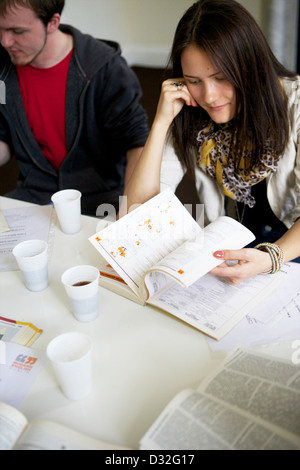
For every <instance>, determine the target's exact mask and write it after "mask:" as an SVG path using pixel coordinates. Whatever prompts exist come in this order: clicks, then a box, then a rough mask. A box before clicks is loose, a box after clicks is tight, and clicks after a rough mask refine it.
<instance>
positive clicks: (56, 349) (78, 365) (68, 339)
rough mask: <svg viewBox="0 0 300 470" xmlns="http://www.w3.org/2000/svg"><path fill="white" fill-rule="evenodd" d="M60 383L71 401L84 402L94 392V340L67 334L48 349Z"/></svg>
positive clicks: (73, 333)
mask: <svg viewBox="0 0 300 470" xmlns="http://www.w3.org/2000/svg"><path fill="white" fill-rule="evenodd" d="M47 356H48V359H49V360H50V361H51V363H52V366H53V369H54V372H55V375H56V378H57V380H58V383H59V385H60V387H61V389H62V391H63V393H64V395H65V396H66V397H67V398H69V399H70V400H82V399H84V398H86V397H88V396H89V394H90V393H91V391H92V340H91V338H90V337H89V336H87V335H85V334H82V333H75V332H71V333H65V334H62V335H60V336H57V337H56V338H54V339H53V340H52V341H51V342H50V343H49V344H48V347H47Z"/></svg>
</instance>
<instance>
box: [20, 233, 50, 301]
mask: <svg viewBox="0 0 300 470" xmlns="http://www.w3.org/2000/svg"><path fill="white" fill-rule="evenodd" d="M13 255H14V257H15V259H16V261H17V264H18V266H19V269H20V271H21V272H22V276H23V279H24V282H25V286H26V287H27V289H28V290H30V291H32V292H40V291H43V290H44V289H46V288H47V287H48V244H47V243H46V242H45V241H43V240H27V241H24V242H21V243H19V244H18V245H17V246H15V247H14V249H13Z"/></svg>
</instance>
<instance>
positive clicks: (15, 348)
mask: <svg viewBox="0 0 300 470" xmlns="http://www.w3.org/2000/svg"><path fill="white" fill-rule="evenodd" d="M2 345H5V361H4V364H3V365H1V368H0V401H3V402H4V403H7V404H8V405H11V406H14V407H15V408H19V407H20V406H21V404H22V402H23V400H24V399H25V398H26V396H27V394H28V393H29V391H30V389H31V387H32V386H33V384H34V382H35V380H36V379H37V377H38V376H39V374H40V372H41V371H42V369H43V367H44V365H45V364H46V362H47V360H48V359H47V356H46V353H45V351H38V350H34V349H30V348H25V347H24V346H20V345H19V344H15V343H5V342H2Z"/></svg>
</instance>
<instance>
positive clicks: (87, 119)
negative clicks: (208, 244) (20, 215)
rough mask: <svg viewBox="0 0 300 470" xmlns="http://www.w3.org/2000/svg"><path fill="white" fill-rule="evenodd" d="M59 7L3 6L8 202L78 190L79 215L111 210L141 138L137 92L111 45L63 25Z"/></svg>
mask: <svg viewBox="0 0 300 470" xmlns="http://www.w3.org/2000/svg"><path fill="white" fill-rule="evenodd" d="M64 4H65V1H64V0H0V42H1V46H0V80H1V81H3V82H4V83H5V89H6V104H5V105H1V106H0V165H3V164H4V163H6V162H7V161H8V160H9V159H10V158H11V156H13V155H15V156H16V159H17V163H18V167H19V172H20V174H19V179H18V184H17V187H16V189H15V190H14V191H12V192H11V193H9V194H6V196H8V197H12V198H15V199H21V200H24V201H28V202H33V203H36V204H42V205H43V204H48V203H49V202H50V201H51V196H52V194H53V193H55V192H56V191H58V190H62V189H69V188H72V189H78V190H79V191H81V192H82V212H83V213H85V214H90V215H96V209H97V207H98V206H99V205H100V204H103V203H105V204H112V205H114V207H117V205H118V201H119V196H122V194H123V188H124V182H125V183H126V181H127V180H128V179H129V177H130V175H131V172H132V170H133V168H134V166H135V164H136V162H137V161H138V159H139V156H140V154H141V151H142V148H143V146H144V144H145V142H146V139H147V136H148V125H147V117H146V113H145V111H144V110H143V109H142V108H141V106H140V104H139V99H140V97H141V90H140V85H139V83H138V80H137V78H136V76H135V74H134V73H133V72H132V70H131V69H130V68H129V67H128V65H127V64H126V62H125V61H124V59H123V58H122V57H121V51H120V48H119V46H118V44H116V43H114V42H111V41H100V40H97V39H95V38H92V37H91V36H89V35H85V34H82V33H81V32H80V31H78V30H77V29H75V28H73V27H71V26H67V25H61V24H60V19H61V14H62V11H63V8H64Z"/></svg>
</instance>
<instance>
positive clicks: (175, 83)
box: [172, 82, 184, 90]
mask: <svg viewBox="0 0 300 470" xmlns="http://www.w3.org/2000/svg"><path fill="white" fill-rule="evenodd" d="M172 85H174V86H175V87H176V88H177V90H182V88H183V87H184V83H183V82H173V83H172Z"/></svg>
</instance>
